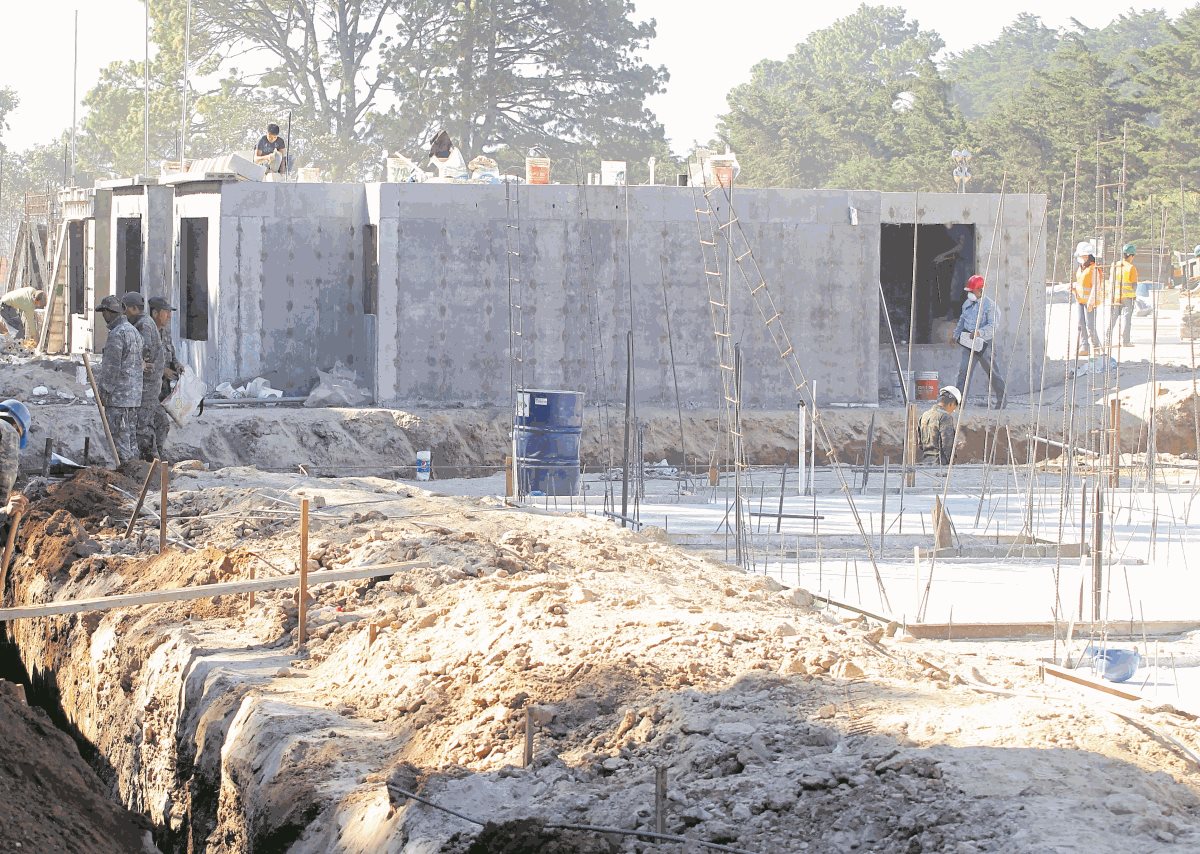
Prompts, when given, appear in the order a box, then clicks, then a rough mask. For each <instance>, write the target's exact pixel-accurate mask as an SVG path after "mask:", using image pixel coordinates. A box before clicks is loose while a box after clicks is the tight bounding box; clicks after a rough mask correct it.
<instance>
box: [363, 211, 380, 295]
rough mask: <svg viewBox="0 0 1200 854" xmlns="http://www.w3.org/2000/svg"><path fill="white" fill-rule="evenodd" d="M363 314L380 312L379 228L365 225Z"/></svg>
mask: <svg viewBox="0 0 1200 854" xmlns="http://www.w3.org/2000/svg"><path fill="white" fill-rule="evenodd" d="M362 238H363V314H378V313H379V228H378V226H374V225H367V226H363V230H362Z"/></svg>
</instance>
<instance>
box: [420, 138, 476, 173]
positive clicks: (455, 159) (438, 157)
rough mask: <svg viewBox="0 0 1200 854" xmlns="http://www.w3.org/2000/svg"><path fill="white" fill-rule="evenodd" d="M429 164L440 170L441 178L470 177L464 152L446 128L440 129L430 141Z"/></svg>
mask: <svg viewBox="0 0 1200 854" xmlns="http://www.w3.org/2000/svg"><path fill="white" fill-rule="evenodd" d="M429 165H430V166H432V167H433V168H434V169H436V170H437V171H438V177H439V178H448V179H454V180H461V179H463V178H468V177H470V172H469V171H468V170H467V161H466V160H465V159H464V158H463V153H462V152H461V151H459V149H458V146H457V145H455V144H454V140H452V139H451V138H450V134H449V132H447V131H446V130H445V129H442V130H439V131H438V132H437V133H435V134H434V135H433V139H431V140H430V141H429Z"/></svg>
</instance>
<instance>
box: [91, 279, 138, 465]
mask: <svg viewBox="0 0 1200 854" xmlns="http://www.w3.org/2000/svg"><path fill="white" fill-rule="evenodd" d="M96 310H97V311H99V312H100V313H101V315H102V316H103V317H104V322H105V323H106V324H107V325H108V338H107V339H106V340H105V342H104V353H103V356H102V358H103V364H101V366H100V376H99V377H98V378H97V385H98V386H99V387H100V402H101V403H102V404H103V405H104V413H105V416H106V417H107V418H108V427H109V430H110V431H112V438H113V441H114V442H115V443H116V445H117V456H119V457H120V460H119V462H122V463H127V462H129V461H130V460H135V459H137V456H138V447H137V417H138V408H139V407H140V406H141V405H142V379H143V377H144V375H145V374H144V370H145V366H146V364H147V363H148V362H149V361H150V358H149V357H150V353H149V351H148V350H147V348H146V343H145V342H144V341H143V340H142V335H141V333H140V332H138V331H137V329H135V328H134V326H133V324H132V323H130V322H129V319H128V318H127V317H126V316H125V307H124V306H123V305H122V304H121V298H120V297H116V296H107V297H105V298H104V299H102V300H101V301H100V304H99V305H98V306H96Z"/></svg>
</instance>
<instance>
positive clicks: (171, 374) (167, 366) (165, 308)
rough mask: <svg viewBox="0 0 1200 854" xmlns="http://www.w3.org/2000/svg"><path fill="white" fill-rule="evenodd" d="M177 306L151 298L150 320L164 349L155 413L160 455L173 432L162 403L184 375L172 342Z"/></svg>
mask: <svg viewBox="0 0 1200 854" xmlns="http://www.w3.org/2000/svg"><path fill="white" fill-rule="evenodd" d="M174 310H175V306H173V305H171V304H170V303H169V302H167V301H166V300H165V299H163V298H162V297H150V318H151V319H152V320H153V321H154V325H155V326H157V327H158V335H159V339H160V340H161V341H162V349H163V372H162V382H161V384H160V385H159V389H158V400H159V404H158V406H157V408H156V409H155V411H154V424H153V428H154V441H155V445H156V446H157V448H158V451H159V453H162V451H163V449H164V448H165V447H166V444H167V434H168V433H170V432H171V416H169V415H167V411H166V410H165V409H164V408H163V406H162V401H164V400H166V399H167V395H169V394H170V393H171V381H172V380H177V379H179V375H180V374H181V373H183V365H181V364H179V360H178V359H177V358H176V357H175V342H174V341H172V340H171V312H173V311H174Z"/></svg>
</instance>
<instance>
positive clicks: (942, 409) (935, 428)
mask: <svg viewBox="0 0 1200 854" xmlns="http://www.w3.org/2000/svg"><path fill="white" fill-rule="evenodd" d="M961 403H962V392H960V391H959V390H958V389H956V388H955V387H954V386H952V385H948V386H946V387H945V388H943V389H942V390H941V391H940V392H938V398H937V400H936V401H935V402H934V404H933V406H931V407H929V409H927V410H925V412H924V413H922V415H921V420H920V422H919V423H918V424H917V441H918V442H919V443H920V445H921V462H923V463H927V464H929V465H940V466H948V465H950V457H951V455H952V454H953V453H954V434H955V424H954V413H955V411H956V410H957V409H958V407H959V405H960V404H961Z"/></svg>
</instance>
